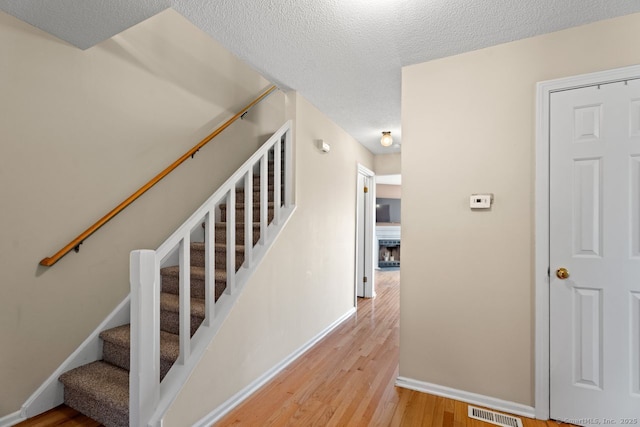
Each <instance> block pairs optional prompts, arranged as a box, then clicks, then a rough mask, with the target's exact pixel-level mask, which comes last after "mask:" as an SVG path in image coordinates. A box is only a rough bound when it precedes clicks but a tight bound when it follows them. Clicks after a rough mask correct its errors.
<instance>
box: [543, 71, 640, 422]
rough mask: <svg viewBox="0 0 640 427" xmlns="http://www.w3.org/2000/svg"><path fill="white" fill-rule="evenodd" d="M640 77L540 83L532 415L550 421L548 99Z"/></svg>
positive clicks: (603, 75) (627, 74)
mask: <svg viewBox="0 0 640 427" xmlns="http://www.w3.org/2000/svg"><path fill="white" fill-rule="evenodd" d="M639 78H640V65H633V66H629V67H624V68H616V69H613V70H608V71H601V72H596V73H591V74H583V75H579V76H573V77H566V78H562V79H557V80H549V81H544V82H539V83H538V84H537V85H536V147H535V149H536V157H535V159H536V167H535V174H536V175H535V263H534V280H535V304H536V308H535V415H536V418H538V419H541V420H547V419H549V415H550V414H549V407H550V390H549V385H550V372H549V327H550V325H549V315H550V312H549V303H550V300H549V271H550V270H549V269H550V267H551V266H550V261H549V214H550V212H549V121H550V109H549V100H550V96H551V94H552V93H553V92H559V91H564V90H570V89H577V88H580V87H586V86H594V85H598V84H600V85H602V84H607V83H614V82H618V81H625V80H632V79H639Z"/></svg>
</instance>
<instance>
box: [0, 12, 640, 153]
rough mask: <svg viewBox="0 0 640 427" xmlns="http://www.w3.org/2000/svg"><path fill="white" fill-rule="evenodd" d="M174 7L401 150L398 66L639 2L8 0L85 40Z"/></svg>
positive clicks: (367, 134) (341, 119)
mask: <svg viewBox="0 0 640 427" xmlns="http://www.w3.org/2000/svg"><path fill="white" fill-rule="evenodd" d="M168 6H171V7H173V8H174V9H175V10H177V11H178V12H180V13H181V14H182V15H184V16H185V17H186V18H188V19H189V20H190V21H191V22H193V23H194V24H195V25H196V26H198V27H199V28H201V29H202V30H204V31H205V32H207V33H208V34H210V35H211V36H212V37H213V38H214V39H216V40H217V41H219V42H220V43H222V44H223V45H224V46H226V47H227V48H228V49H229V50H231V51H232V52H234V53H235V54H236V55H238V56H239V57H240V58H242V59H244V60H245V61H247V62H248V63H249V64H251V65H252V66H253V67H255V68H256V69H257V70H258V71H260V72H261V73H262V74H263V75H264V76H265V77H267V78H269V79H271V80H272V81H274V82H275V83H277V84H279V85H280V86H282V87H285V88H290V89H295V90H298V91H299V92H300V93H301V94H302V95H303V96H305V97H306V98H307V99H308V100H310V101H311V102H312V103H313V104H314V105H315V106H316V107H318V108H319V109H320V110H321V111H323V112H324V113H325V114H327V115H328V116H329V117H331V118H332V119H333V120H334V121H335V122H336V123H338V124H339V125H340V126H342V127H343V128H344V129H345V130H346V131H347V132H349V133H350V134H351V135H352V136H353V137H355V138H356V139H357V140H358V141H360V142H361V143H362V144H363V145H364V146H366V147H367V148H369V150H371V151H372V152H374V153H389V152H394V151H398V150H399V147H398V146H397V145H396V146H394V147H391V148H383V147H382V146H381V145H380V142H379V141H380V136H381V132H382V131H384V130H390V131H392V134H393V136H394V140H395V142H400V139H401V138H400V82H401V67H402V66H404V65H410V64H416V63H420V62H425V61H428V60H431V59H436V58H441V57H445V56H450V55H455V54H458V53H462V52H466V51H470V50H474V49H479V48H483V47H487V46H492V45H495V44H499V43H504V42H508V41H513V40H517V39H521V38H526V37H531V36H534V35H538V34H543V33H548V32H552V31H557V30H561V29H564V28H568V27H572V26H576V25H581V24H585V23H588V22H593V21H597V20H601V19H606V18H611V17H615V16H620V15H625V14H629V13H634V12H640V1H638V0H259V1H258V0H155V1H152V0H145V1H140V0H139V1H126V0H111V1H109V2H106V1H104V0H47V1H42V0H11V1H10V0H0V9H2V10H4V11H6V12H7V13H10V14H12V15H14V16H16V17H18V18H20V19H23V20H25V21H27V22H29V23H31V24H32V25H35V26H37V27H39V28H41V29H43V30H45V31H48V32H50V33H51V34H54V35H56V36H57V37H59V38H62V39H63V40H66V41H68V42H70V43H72V44H74V45H76V46H78V47H81V48H87V47H89V46H92V45H93V44H95V43H98V42H100V41H101V40H104V39H105V38H108V37H110V36H111V35H113V34H116V33H118V32H120V31H122V30H124V29H125V28H127V27H129V26H131V25H134V24H135V23H137V22H139V21H142V20H144V19H146V18H147V17H149V16H151V15H153V14H155V13H157V12H159V11H160V10H162V9H164V8H166V7H168ZM394 145H395V144H394Z"/></svg>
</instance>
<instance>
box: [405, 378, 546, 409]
mask: <svg viewBox="0 0 640 427" xmlns="http://www.w3.org/2000/svg"><path fill="white" fill-rule="evenodd" d="M396 385H397V386H398V387H402V388H408V389H410V390H415V391H420V392H423V393H428V394H434V395H436V396H442V397H447V398H449V399H454V400H459V401H461V402H466V403H471V404H473V405H479V406H484V407H486V408H490V409H495V410H497V411H502V412H507V413H509V414H513V415H521V416H523V417H527V418H535V417H536V411H535V408H533V407H532V406H527V405H523V404H521V403H516V402H509V401H508V400H502V399H497V398H495V397H490V396H484V395H482V394H476V393H470V392H468V391H463V390H456V389H455V388H449V387H444V386H441V385H437V384H431V383H427V382H424V381H418V380H414V379H411V378H405V377H398V378H397V379H396Z"/></svg>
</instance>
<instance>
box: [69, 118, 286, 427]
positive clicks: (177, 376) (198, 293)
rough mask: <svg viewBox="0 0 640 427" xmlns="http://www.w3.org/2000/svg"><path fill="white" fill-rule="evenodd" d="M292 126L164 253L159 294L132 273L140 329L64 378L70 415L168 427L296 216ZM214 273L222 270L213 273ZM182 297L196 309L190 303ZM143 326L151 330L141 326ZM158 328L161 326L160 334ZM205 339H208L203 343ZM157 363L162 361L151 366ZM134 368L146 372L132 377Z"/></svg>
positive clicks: (116, 335) (110, 423) (114, 339)
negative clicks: (173, 408) (187, 385)
mask: <svg viewBox="0 0 640 427" xmlns="http://www.w3.org/2000/svg"><path fill="white" fill-rule="evenodd" d="M289 126H290V125H289V124H286V125H285V126H283V128H281V130H279V131H278V132H276V134H274V136H273V137H272V138H271V139H270V140H269V141H267V143H265V145H264V146H263V147H262V148H261V149H260V150H258V152H256V154H255V155H254V156H252V158H251V159H249V160H248V161H247V162H246V163H245V164H244V165H243V167H241V168H240V169H239V170H238V171H237V172H236V173H235V174H234V175H233V176H232V177H231V178H230V179H229V181H227V182H226V183H225V184H224V185H223V186H222V187H221V189H220V190H218V191H217V192H216V193H214V195H213V196H212V197H211V198H210V199H209V200H208V201H207V202H205V204H204V205H203V206H202V207H201V208H200V209H199V210H198V211H196V212H195V213H194V214H193V215H192V217H191V218H190V219H189V220H187V222H185V224H183V226H181V227H180V228H179V229H178V230H177V231H176V232H175V233H174V234H173V235H172V236H171V237H170V238H169V239H167V241H166V242H165V243H164V244H163V245H161V247H160V248H159V249H158V250H157V251H156V252H155V255H154V256H155V258H154V259H155V260H156V261H155V262H156V264H155V265H156V269H158V268H159V272H157V271H155V272H154V273H153V274H155V277H159V278H160V283H159V284H158V286H157V287H155V288H154V287H151V288H150V289H149V290H145V289H143V288H135V287H136V286H137V285H138V284H136V283H134V282H136V281H137V282H140V283H141V282H144V280H143V279H140V280H136V279H135V278H134V276H135V274H136V273H135V271H136V268H134V266H133V264H132V276H131V278H132V303H131V310H132V312H131V319H132V320H131V324H125V325H120V326H117V327H114V328H110V329H107V330H104V331H102V332H100V335H99V336H100V338H101V340H102V344H103V345H102V359H101V360H97V361H94V362H91V363H88V364H86V365H83V366H80V367H77V368H75V369H72V370H69V371H67V372H65V373H64V374H62V375H61V376H60V377H59V381H60V382H61V383H62V384H63V385H64V403H65V404H66V405H68V406H70V407H72V408H74V409H76V410H78V411H79V412H81V413H83V414H85V415H87V416H89V417H91V418H93V419H95V420H96V421H99V422H100V423H102V424H104V425H105V426H107V427H126V426H129V425H131V426H138V425H154V424H155V425H157V424H159V423H160V421H161V419H162V415H163V414H164V412H165V411H166V409H168V406H169V404H170V402H171V401H172V396H170V395H169V394H170V393H174V394H175V393H177V392H178V391H179V389H180V388H181V387H180V385H181V384H184V382H185V381H186V379H187V377H188V374H189V371H190V369H189V367H190V366H194V365H195V364H196V363H197V360H196V359H197V357H198V355H197V354H196V353H197V352H198V349H201V348H205V347H206V345H208V342H210V341H211V339H212V338H213V336H214V335H215V333H216V332H217V330H218V329H219V327H220V325H221V323H222V321H223V320H224V319H223V317H224V315H226V313H228V312H229V309H230V306H231V305H233V303H234V302H235V300H236V299H237V296H238V294H239V291H240V290H241V287H242V285H243V284H244V283H245V282H246V280H247V279H248V277H249V276H250V273H251V272H252V271H253V269H254V268H255V266H256V265H257V262H258V261H259V258H261V257H262V256H263V255H264V253H265V252H266V248H267V247H268V245H269V244H271V242H273V240H274V238H275V235H276V234H275V232H276V231H279V229H281V227H282V226H283V223H284V222H286V219H287V218H288V216H289V215H291V213H292V205H291V190H290V176H291V175H290V172H291V164H290V163H291V154H290V145H291V143H290V127H289ZM276 188H277V189H278V191H275V189H276ZM247 190H248V192H249V193H250V194H248V195H247V194H246V193H247ZM231 206H234V209H230V207H231ZM211 225H213V227H211ZM208 226H209V227H208ZM278 226H279V227H278ZM209 229H213V233H211V232H210V230H209ZM184 245H187V246H186V247H188V250H186V249H184V248H183V246H184ZM208 248H210V249H209V250H211V252H213V253H211V254H209V250H208ZM147 252H152V251H147ZM133 259H134V258H133V253H132V260H133ZM182 265H188V266H189V268H187V269H184V268H183V267H181V266H182ZM208 265H214V266H215V267H214V268H213V270H212V271H211V272H210V271H209V269H208V267H207V266H208ZM243 270H244V271H243ZM229 271H231V272H232V273H231V274H229ZM158 273H159V274H158ZM140 276H142V274H140ZM183 283H189V286H188V287H186V285H183ZM154 289H155V290H154ZM183 289H184V290H183ZM157 291H159V296H158V295H156V293H157ZM181 291H182V292H183V293H184V294H185V296H188V301H185V298H180V295H181ZM134 293H135V294H140V295H142V298H144V301H143V303H140V302H138V303H134ZM223 296H225V298H222V297H223ZM207 298H212V299H213V301H212V302H208V300H207ZM153 304H159V310H158V309H156V310H153V309H145V307H153ZM223 304H224V306H223ZM156 308H157V307H156ZM133 310H138V312H135V313H134V311H133ZM154 312H156V313H158V314H157V315H155V318H154V314H153V313H154ZM185 312H188V313H189V314H188V315H184V313H185ZM145 313H146V314H145ZM149 313H151V314H149ZM145 316H146V317H145ZM133 319H142V320H141V323H139V324H134V320H133ZM144 319H147V320H144ZM149 322H151V323H149ZM149 324H153V325H155V326H154V327H153V329H151V328H148V327H147V326H148V325H149ZM145 325H147V326H145ZM150 329H151V330H150ZM200 329H202V330H203V332H201V333H198V336H196V332H199V330H200ZM132 331H139V332H138V333H139V334H141V335H143V334H146V335H144V336H140V339H139V340H137V341H139V342H136V340H134V341H132V336H136V335H135V334H134V333H132ZM153 331H159V336H158V335H157V333H156V335H154V332H153ZM154 337H155V338H154ZM196 338H198V339H199V340H198V341H197V342H196ZM154 340H156V341H158V342H159V345H158V347H159V348H158V349H157V350H154V349H153V346H146V348H145V342H151V343H153V342H154ZM136 346H138V347H136ZM134 354H135V355H134ZM149 354H152V355H153V358H147V357H146V355H149ZM194 357H195V358H196V359H194ZM154 361H156V362H157V363H153V362H154ZM176 362H178V363H176ZM131 366H137V367H141V368H140V369H138V368H136V369H135V372H134V370H131V371H132V372H131V373H130V368H131ZM147 367H149V368H148V369H147ZM174 367H176V368H177V369H174V371H175V372H172V380H171V381H170V382H171V386H170V387H168V388H169V389H170V390H165V388H166V387H165V388H163V389H162V392H163V393H164V395H161V389H160V387H159V384H160V382H161V381H162V380H163V379H165V377H166V376H167V375H168V374H169V372H170V371H171V370H172V368H174ZM150 376H151V377H154V378H149V377H150ZM130 378H131V381H130ZM145 384H146V385H145ZM151 389H153V390H152V391H151V392H150V391H149V390H151ZM149 393H151V395H152V396H149ZM132 397H135V398H132ZM150 402H151V403H150ZM163 402H164V403H163ZM167 402H169V403H167ZM130 405H131V406H132V408H131V410H130ZM133 406H140V407H133ZM152 415H153V417H152ZM151 418H154V419H155V420H156V421H154V422H152V421H151V420H150V419H151Z"/></svg>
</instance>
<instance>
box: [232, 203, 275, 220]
mask: <svg viewBox="0 0 640 427" xmlns="http://www.w3.org/2000/svg"><path fill="white" fill-rule="evenodd" d="M220 215H221V217H222V220H223V221H224V222H226V219H227V207H226V206H223V205H220ZM267 215H268V221H267V222H268V223H271V221H272V220H273V208H269V211H268V214H267ZM243 220H244V207H243V206H242V205H239V206H237V207H236V221H238V222H243ZM252 221H253V222H254V223H258V222H260V208H259V207H254V208H253V220H252Z"/></svg>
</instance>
